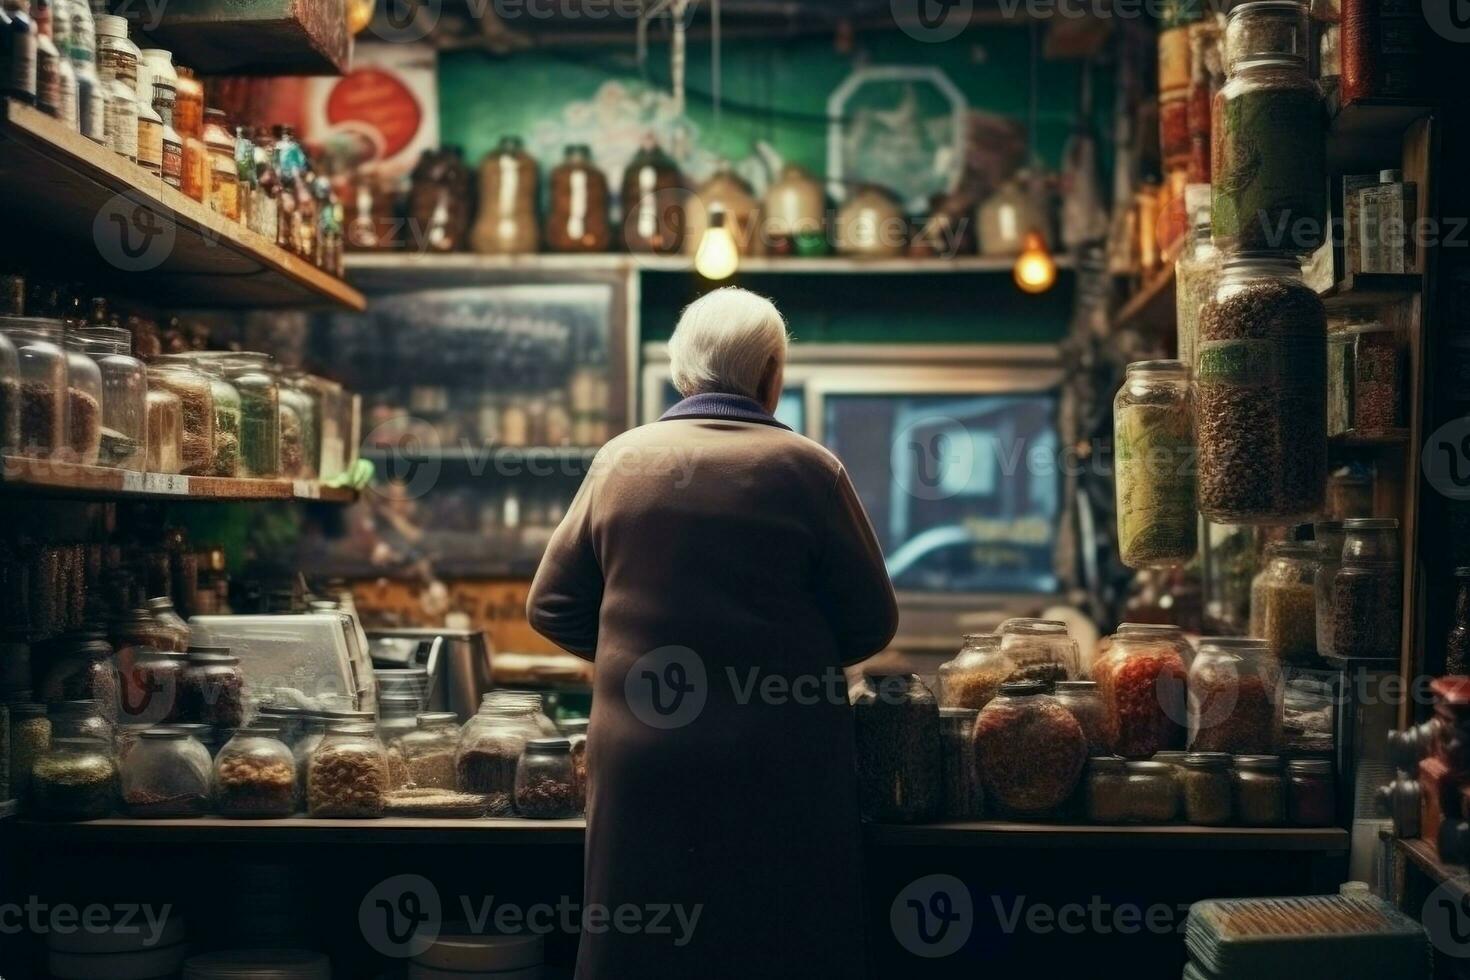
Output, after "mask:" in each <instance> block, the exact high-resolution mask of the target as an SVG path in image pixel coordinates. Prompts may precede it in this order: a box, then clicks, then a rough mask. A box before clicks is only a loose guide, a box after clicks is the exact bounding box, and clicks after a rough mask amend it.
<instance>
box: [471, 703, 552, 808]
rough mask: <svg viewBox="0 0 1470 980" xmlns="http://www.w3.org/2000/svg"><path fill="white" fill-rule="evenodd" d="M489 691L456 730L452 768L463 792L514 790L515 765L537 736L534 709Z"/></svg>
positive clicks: (539, 735)
mask: <svg viewBox="0 0 1470 980" xmlns="http://www.w3.org/2000/svg"><path fill="white" fill-rule="evenodd" d="M505 695H506V692H503V691H491V692H490V693H489V694H486V695H485V696H484V697H483V698H482V699H481V701H480V710H479V711H478V712H476V714H475V717H473V718H471V719H470V720H469V721H467V722H465V725H464V729H463V730H462V731H461V733H460V737H459V748H458V751H457V753H456V755H455V767H456V769H457V770H458V772H459V787H460V789H462V790H464V791H465V792H466V793H505V794H506V795H508V796H509V795H511V794H513V793H514V792H515V777H516V765H517V764H518V763H519V762H520V758H521V753H522V752H523V751H525V748H526V742H527V740H529V739H533V738H540V737H541V729H540V727H539V726H538V725H537V724H536V719H535V712H534V709H533V708H532V706H531V705H529V704H527V703H526V702H525V701H523V700H517V699H515V698H509V699H508V698H507V697H506V696H505Z"/></svg>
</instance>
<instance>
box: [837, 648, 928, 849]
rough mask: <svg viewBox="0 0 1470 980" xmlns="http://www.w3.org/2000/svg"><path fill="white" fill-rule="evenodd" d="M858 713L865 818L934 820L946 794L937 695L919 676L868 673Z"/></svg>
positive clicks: (860, 801)
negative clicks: (944, 791) (941, 781)
mask: <svg viewBox="0 0 1470 980" xmlns="http://www.w3.org/2000/svg"><path fill="white" fill-rule="evenodd" d="M853 716H854V718H855V719H856V721H857V762H858V804H859V808H860V810H861V813H862V815H863V817H864V818H865V819H868V820H875V821H878V822H883V823H915V822H921V821H924V820H928V819H931V818H932V817H933V816H934V814H935V813H936V812H937V811H938V809H939V806H940V793H941V792H942V787H941V785H940V778H941V776H940V762H939V758H940V756H939V752H940V749H939V703H938V701H937V700H936V698H935V697H934V695H933V694H932V693H930V691H929V689H928V688H927V687H925V686H924V683H923V682H922V681H920V680H919V678H918V677H917V676H916V675H914V674H873V675H868V676H866V677H865V678H864V686H863V690H862V693H861V694H860V695H859V696H858V698H857V700H856V701H855V702H854V704H853Z"/></svg>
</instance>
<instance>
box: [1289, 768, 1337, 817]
mask: <svg viewBox="0 0 1470 980" xmlns="http://www.w3.org/2000/svg"><path fill="white" fill-rule="evenodd" d="M1286 818H1287V820H1288V822H1290V823H1291V824H1292V825H1294V826H1297V827H1329V826H1331V825H1333V824H1335V823H1336V822H1337V790H1336V787H1335V785H1334V783H1333V778H1332V762H1331V761H1330V760H1328V759H1292V760H1291V761H1290V762H1288V763H1287V764H1286Z"/></svg>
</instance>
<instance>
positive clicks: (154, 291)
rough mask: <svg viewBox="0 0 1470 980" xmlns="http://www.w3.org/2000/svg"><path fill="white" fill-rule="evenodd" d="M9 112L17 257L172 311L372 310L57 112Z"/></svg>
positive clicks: (0, 152)
mask: <svg viewBox="0 0 1470 980" xmlns="http://www.w3.org/2000/svg"><path fill="white" fill-rule="evenodd" d="M0 109H3V114H4V115H3V119H0V181H3V182H4V186H5V204H6V213H7V214H8V215H9V216H10V219H11V222H12V226H11V227H10V228H9V234H8V236H7V245H6V246H5V249H6V254H7V256H8V257H9V258H11V259H19V260H29V261H36V260H37V259H43V260H46V261H51V262H55V263H58V264H57V266H56V268H57V269H58V270H63V269H64V270H65V272H66V275H67V277H68V278H75V279H83V278H91V279H92V280H93V281H96V282H98V283H99V284H105V285H107V286H109V287H111V288H113V289H115V290H116V291H117V292H120V293H124V294H127V295H129V296H133V297H135V298H137V299H140V300H143V301H145V302H147V303H151V304H154V305H160V306H169V307H176V308H177V307H199V308H249V309H256V308H262V307H277V308H279V307H309V306H323V305H329V306H337V307H344V308H346V309H351V310H362V309H365V308H366V306H367V301H366V300H365V299H364V298H363V296H362V294H361V293H359V292H358V291H357V290H355V289H353V288H352V287H351V286H348V285H347V284H346V283H345V282H343V281H342V280H340V279H338V278H337V277H335V276H332V275H329V274H328V273H326V272H323V271H322V270H320V269H318V268H316V267H315V266H314V265H312V264H311V263H309V262H307V261H305V260H303V259H301V258H300V257H298V256H296V255H293V254H291V253H290V252H288V251H286V250H285V249H283V248H279V247H277V246H276V245H275V243H274V242H269V241H267V240H266V239H265V238H263V237H261V236H260V235H258V234H256V233H255V232H253V231H250V230H249V229H248V228H245V227H243V226H242V225H240V224H239V222H235V221H230V220H228V219H226V218H224V217H222V216H221V215H219V214H216V213H215V212H213V211H211V210H209V209H208V208H206V207H205V206H204V205H202V204H200V203H199V202H198V201H195V200H193V199H192V198H190V197H187V196H186V195H184V194H183V193H181V192H180V191H179V190H177V189H176V188H173V187H170V186H168V185H167V184H165V183H164V182H163V179H162V178H160V177H158V176H156V175H152V174H149V173H148V172H147V171H145V170H143V169H142V168H141V167H139V166H137V165H136V164H133V163H129V162H128V161H127V160H126V159H124V158H122V157H120V156H118V155H117V154H116V153H113V152H112V151H111V150H109V149H107V148H106V147H103V146H99V145H97V144H96V143H93V142H92V141H91V140H89V139H86V138H85V137H83V136H81V135H80V134H78V133H74V132H72V131H71V130H69V129H67V128H66V127H65V126H63V125H62V124H61V123H59V122H57V121H56V120H55V119H52V118H51V117H50V116H48V115H46V114H45V113H42V112H40V111H38V110H36V109H34V108H31V107H30V106H26V105H22V104H20V103H18V102H11V101H8V100H6V101H3V102H0ZM130 249H131V251H130ZM58 274H60V273H58Z"/></svg>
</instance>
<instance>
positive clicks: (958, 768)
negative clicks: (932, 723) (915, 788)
mask: <svg viewBox="0 0 1470 980" xmlns="http://www.w3.org/2000/svg"><path fill="white" fill-rule="evenodd" d="M979 714H980V712H979V711H977V710H976V709H974V708H944V707H941V708H940V709H939V758H940V781H941V783H942V784H943V789H942V792H941V793H940V800H941V805H940V810H939V814H938V815H939V816H940V817H941V818H943V819H945V820H979V819H980V818H981V817H982V816H984V815H985V790H984V787H983V786H982V785H981V783H980V770H979V768H977V766H976V765H975V740H974V737H973V736H974V730H975V717H976V716H977V715H979Z"/></svg>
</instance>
